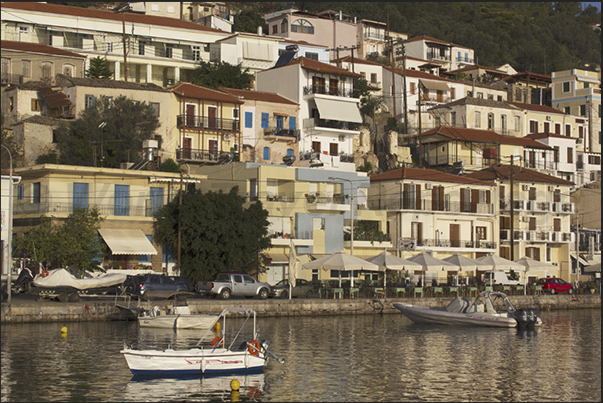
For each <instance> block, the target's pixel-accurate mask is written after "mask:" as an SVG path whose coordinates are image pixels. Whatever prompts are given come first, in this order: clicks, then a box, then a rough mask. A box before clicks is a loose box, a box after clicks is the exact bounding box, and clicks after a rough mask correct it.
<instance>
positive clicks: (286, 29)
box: [281, 19, 293, 34]
mask: <svg viewBox="0 0 603 403" xmlns="http://www.w3.org/2000/svg"><path fill="white" fill-rule="evenodd" d="M291 31H293V28H291ZM285 32H289V25H288V23H287V20H286V19H284V20H282V21H281V33H282V34H284V33H285Z"/></svg>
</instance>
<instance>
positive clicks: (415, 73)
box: [383, 66, 459, 83]
mask: <svg viewBox="0 0 603 403" xmlns="http://www.w3.org/2000/svg"><path fill="white" fill-rule="evenodd" d="M383 67H384V68H385V69H386V70H389V71H391V70H392V68H391V67H390V66H383ZM403 71H404V69H400V68H395V69H394V72H395V73H396V74H400V75H402V74H403ZM406 77H415V78H425V79H428V80H435V81H446V82H449V83H459V82H458V81H455V80H451V79H449V78H444V77H440V76H436V75H433V74H430V73H426V72H424V71H421V70H412V69H406Z"/></svg>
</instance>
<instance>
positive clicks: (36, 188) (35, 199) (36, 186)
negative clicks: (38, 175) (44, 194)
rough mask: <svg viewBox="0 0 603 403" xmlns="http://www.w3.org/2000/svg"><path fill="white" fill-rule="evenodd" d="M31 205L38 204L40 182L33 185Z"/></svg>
mask: <svg viewBox="0 0 603 403" xmlns="http://www.w3.org/2000/svg"><path fill="white" fill-rule="evenodd" d="M32 195H33V199H32V202H33V203H40V182H36V183H34V184H33V192H32Z"/></svg>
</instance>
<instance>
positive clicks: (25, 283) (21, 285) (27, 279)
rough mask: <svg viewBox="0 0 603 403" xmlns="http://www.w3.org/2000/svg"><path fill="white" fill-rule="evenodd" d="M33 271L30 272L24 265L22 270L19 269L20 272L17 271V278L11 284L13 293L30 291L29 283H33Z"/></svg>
mask: <svg viewBox="0 0 603 403" xmlns="http://www.w3.org/2000/svg"><path fill="white" fill-rule="evenodd" d="M33 279H34V276H33V273H32V272H31V270H30V269H28V268H27V267H25V268H24V269H23V270H21V272H20V273H19V277H17V280H16V281H15V282H14V284H13V286H12V289H11V290H12V292H13V294H19V293H21V292H25V293H27V292H30V291H31V285H32V283H33Z"/></svg>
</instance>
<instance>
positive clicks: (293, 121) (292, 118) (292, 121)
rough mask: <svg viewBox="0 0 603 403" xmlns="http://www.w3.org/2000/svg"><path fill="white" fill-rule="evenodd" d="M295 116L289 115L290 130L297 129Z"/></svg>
mask: <svg viewBox="0 0 603 403" xmlns="http://www.w3.org/2000/svg"><path fill="white" fill-rule="evenodd" d="M296 120H297V119H296V118H295V116H289V130H295V129H297V122H296Z"/></svg>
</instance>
